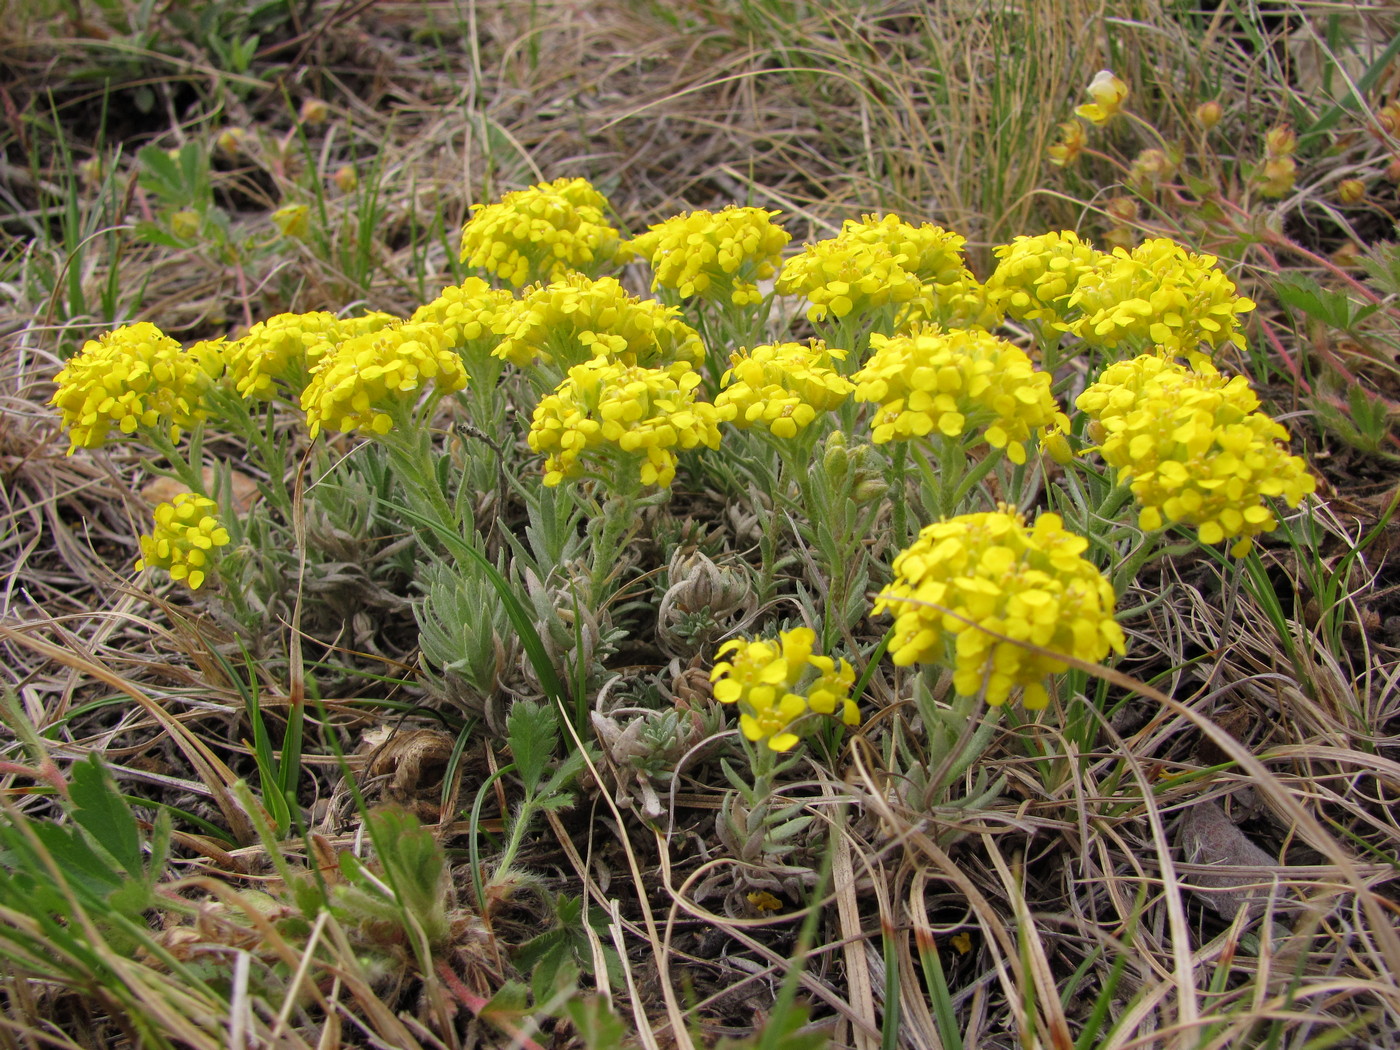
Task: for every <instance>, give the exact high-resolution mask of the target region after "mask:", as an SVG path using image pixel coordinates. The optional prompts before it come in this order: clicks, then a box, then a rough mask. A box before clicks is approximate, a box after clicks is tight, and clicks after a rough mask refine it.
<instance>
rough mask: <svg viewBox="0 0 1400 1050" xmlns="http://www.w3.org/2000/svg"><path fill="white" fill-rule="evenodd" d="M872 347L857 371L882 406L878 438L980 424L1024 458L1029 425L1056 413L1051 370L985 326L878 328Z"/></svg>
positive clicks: (958, 432)
mask: <svg viewBox="0 0 1400 1050" xmlns="http://www.w3.org/2000/svg"><path fill="white" fill-rule="evenodd" d="M870 347H871V351H872V352H871V355H870V359H869V360H868V361H867V362H866V364H865V367H864V368H862V369H861V370H860V371H859V372H857V373H856V374H855V376H853V377H852V378H854V380H855V382H856V392H855V396H856V400H857V401H874V402H876V403H877V404H879V406H880V407H879V409H878V410H877V411H876V412H875V415H874V417H873V419H872V420H871V428H872V435H871V440H873V441H874V442H875V443H876V444H882V443H884V442H887V441H907V440H909V439H911V438H921V437H924V436H926V435H928V434H931V433H935V432H936V433H938V434H941V435H943V436H945V437H950V438H958V437H962V436H963V435H964V434H968V433H971V432H973V431H975V430H982V431H983V437H984V438H985V439H986V441H987V443H988V444H989V445H991V446H992V447H993V448H1004V449H1005V450H1006V454H1007V457H1008V458H1009V459H1010V460H1011V461H1012V462H1013V463H1024V462H1025V461H1026V448H1025V442H1026V441H1027V440H1029V439H1030V437H1031V433H1032V431H1033V430H1034V429H1035V428H1037V427H1042V426H1048V425H1050V424H1051V423H1053V422H1054V421H1055V413H1056V411H1057V406H1056V404H1055V399H1054V397H1053V396H1052V395H1051V393H1050V376H1049V375H1048V374H1047V373H1045V372H1039V371H1037V370H1036V369H1035V366H1034V365H1033V364H1031V359H1030V358H1029V357H1028V356H1026V352H1025V351H1024V350H1022V349H1021V348H1020V347H1018V346H1016V345H1015V344H1014V343H1010V342H1007V341H1006V340H1005V339H1000V338H998V337H997V336H994V335H991V334H990V333H988V332H985V331H982V330H981V329H959V330H955V331H951V332H944V331H942V330H940V329H938V328H934V327H928V328H923V329H920V330H919V331H917V332H914V333H912V334H909V335H897V336H883V335H881V334H879V333H878V332H877V333H875V334H874V335H872V336H871V339H870Z"/></svg>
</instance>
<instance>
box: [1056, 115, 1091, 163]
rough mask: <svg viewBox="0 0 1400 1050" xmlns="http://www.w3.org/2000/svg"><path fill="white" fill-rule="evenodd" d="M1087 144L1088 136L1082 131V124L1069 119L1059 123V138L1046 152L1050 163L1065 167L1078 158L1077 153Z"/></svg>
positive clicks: (1081, 151) (1082, 150)
mask: <svg viewBox="0 0 1400 1050" xmlns="http://www.w3.org/2000/svg"><path fill="white" fill-rule="evenodd" d="M1088 144H1089V137H1088V136H1087V135H1086V134H1085V133H1084V125H1083V124H1081V123H1079V121H1077V120H1069V121H1066V122H1065V123H1063V124H1061V125H1060V137H1059V139H1058V140H1057V141H1056V142H1054V143H1053V144H1051V146H1050V147H1049V149H1047V150H1046V152H1047V153H1048V154H1049V155H1050V163H1051V164H1053V165H1055V167H1057V168H1066V167H1069V165H1071V164H1073V163H1074V162H1075V161H1076V160H1078V159H1079V154H1081V153H1083V152H1084V147H1085V146H1087V145H1088Z"/></svg>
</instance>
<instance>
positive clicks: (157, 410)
mask: <svg viewBox="0 0 1400 1050" xmlns="http://www.w3.org/2000/svg"><path fill="white" fill-rule="evenodd" d="M222 369H223V362H222V359H221V358H219V357H218V356H217V355H212V356H211V355H207V354H191V353H189V352H187V351H186V350H185V348H184V347H182V346H181V345H180V344H179V343H178V342H176V341H175V340H174V339H172V338H170V336H168V335H166V334H165V333H164V332H162V331H161V330H160V329H159V328H157V327H156V326H155V325H153V324H150V323H149V322H146V321H141V322H138V323H136V324H132V325H126V326H124V327H122V328H118V329H115V330H113V331H111V332H108V333H107V334H105V335H103V336H101V337H99V338H97V339H89V340H88V341H87V342H86V343H84V344H83V347H82V349H81V350H79V351H78V352H77V353H76V354H74V355H73V357H72V358H71V359H69V361H68V363H67V365H65V366H64V368H63V370H62V371H61V372H59V373H58V375H56V376H55V377H54V382H55V383H57V384H58V389H57V390H56V391H54V395H53V398H52V400H51V401H50V402H49V403H50V404H52V405H55V406H57V408H58V410H59V412H60V417H61V424H62V426H63V428H64V429H65V430H67V431H68V440H69V442H70V445H69V447H68V454H69V455H72V454H73V452H74V451H75V450H77V449H80V448H101V447H102V446H103V445H105V444H106V443H107V437H108V435H109V433H110V432H111V430H112V428H113V427H116V429H117V430H118V431H119V432H120V433H122V434H128V435H129V434H134V433H136V432H137V431H139V430H148V431H149V430H153V429H155V428H156V427H158V426H159V427H161V428H163V429H164V430H165V432H166V433H167V434H168V435H169V438H170V440H171V441H178V440H179V439H180V431H181V430H182V429H183V428H185V427H189V426H192V425H193V424H194V423H196V422H198V421H199V420H201V419H204V418H206V417H207V416H208V409H207V408H206V406H205V403H204V401H205V395H206V393H207V392H208V390H209V388H210V385H211V384H212V383H213V381H214V377H215V376H216V375H218V373H219V372H220V371H222Z"/></svg>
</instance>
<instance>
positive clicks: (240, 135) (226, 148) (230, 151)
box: [214, 128, 248, 157]
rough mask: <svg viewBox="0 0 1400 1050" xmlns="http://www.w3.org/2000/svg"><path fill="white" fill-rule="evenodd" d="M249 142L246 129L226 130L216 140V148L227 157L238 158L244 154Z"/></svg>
mask: <svg viewBox="0 0 1400 1050" xmlns="http://www.w3.org/2000/svg"><path fill="white" fill-rule="evenodd" d="M247 141H248V132H247V130H246V129H245V128H224V130H223V131H221V132H219V135H218V137H217V138H216V139H214V148H215V149H217V150H218V151H219V152H220V153H222V154H223V155H224V156H226V157H236V156H238V155H239V154H240V153H242V152H243V149H244V146H245V145H246V144H247Z"/></svg>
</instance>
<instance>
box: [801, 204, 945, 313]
mask: <svg viewBox="0 0 1400 1050" xmlns="http://www.w3.org/2000/svg"><path fill="white" fill-rule="evenodd" d="M964 243H966V241H965V239H964V238H963V237H961V236H959V235H958V234H956V233H950V232H948V231H947V230H944V229H941V228H939V227H937V226H931V225H929V224H928V223H924V224H923V225H922V226H911V225H909V224H908V223H906V222H904V221H902V220H901V219H900V218H899V217H898V216H896V215H886V216H884V217H883V218H880V219H877V218H876V217H875V216H873V215H866V216H864V217H863V218H862V219H861V220H860V221H859V222H856V221H854V220H851V219H848V220H846V222H845V223H843V224H842V226H841V232H840V233H839V234H837V235H836V236H835V237H831V238H828V239H826V240H822V241H817V242H816V243H815V244H808V245H806V246H804V248H803V250H802V253H801V254H799V255H795V256H793V257H792V258H790V259H788V261H787V262H786V263H784V264H783V270H782V273H781V274H780V275H779V277H778V282H777V285H776V288H777V290H778V292H779V293H781V294H783V295H805V296H806V297H807V299H808V300H809V301H810V302H811V306H810V307H809V308H808V310H807V318H808V320H812V321H822V320H825V319H826V318H827V317H828V316H832V317H836V318H838V319H839V318H843V317H848V316H856V317H860V316H863V315H865V314H868V313H872V312H874V311H876V310H879V309H881V308H882V307H885V306H889V305H895V306H898V305H899V304H901V303H907V302H909V301H910V300H912V299H915V298H916V297H918V296H920V295H925V296H929V297H932V298H934V299H937V298H938V297H939V296H941V295H942V294H944V291H945V290H947V292H948V294H954V293H957V292H961V291H965V290H966V289H965V283H964V282H965V280H966V279H967V278H969V277H970V276H971V275H970V274H969V273H968V271H967V268H966V266H964V264H963V257H962V247H963V244H964Z"/></svg>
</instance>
